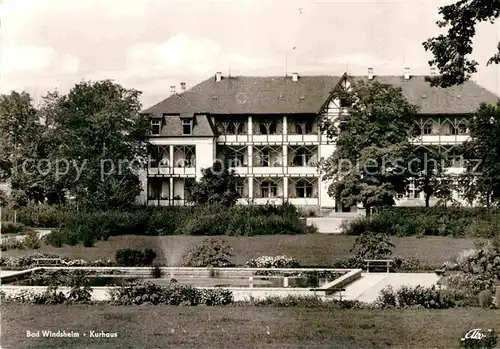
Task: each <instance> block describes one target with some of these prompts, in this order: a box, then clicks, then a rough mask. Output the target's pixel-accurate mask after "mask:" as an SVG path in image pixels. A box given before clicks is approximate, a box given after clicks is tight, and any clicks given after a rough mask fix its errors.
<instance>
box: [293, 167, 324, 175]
mask: <svg viewBox="0 0 500 349" xmlns="http://www.w3.org/2000/svg"><path fill="white" fill-rule="evenodd" d="M288 174H289V175H317V174H318V168H317V167H288Z"/></svg>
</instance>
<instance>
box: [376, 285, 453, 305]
mask: <svg viewBox="0 0 500 349" xmlns="http://www.w3.org/2000/svg"><path fill="white" fill-rule="evenodd" d="M375 303H376V304H377V305H378V306H379V307H381V308H394V307H397V308H415V307H422V308H426V309H446V308H450V307H453V306H455V303H454V302H453V300H452V299H451V297H450V295H449V294H448V293H447V292H446V291H444V290H439V289H437V288H436V287H435V286H432V287H429V288H425V287H422V286H415V287H411V286H403V287H401V288H399V289H398V290H397V291H394V290H393V289H392V288H391V287H390V286H389V287H387V288H385V289H383V290H382V291H381V292H380V294H379V296H378V298H377V300H376V302H375Z"/></svg>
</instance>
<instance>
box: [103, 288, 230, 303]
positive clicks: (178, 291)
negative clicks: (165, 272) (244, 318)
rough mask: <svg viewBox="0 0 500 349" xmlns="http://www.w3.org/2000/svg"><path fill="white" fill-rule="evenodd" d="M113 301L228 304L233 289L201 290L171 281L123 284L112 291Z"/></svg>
mask: <svg viewBox="0 0 500 349" xmlns="http://www.w3.org/2000/svg"><path fill="white" fill-rule="evenodd" d="M111 297H112V303H114V304H121V305H132V304H136V305H138V304H143V303H151V304H154V305H158V304H165V305H192V306H194V305H211V306H215V305H226V304H230V303H232V302H233V294H232V292H231V291H228V290H224V289H209V290H200V289H197V288H194V287H192V286H190V285H179V284H177V283H170V284H169V285H168V286H159V285H155V284H152V283H144V284H133V285H128V286H121V287H118V288H116V289H115V290H114V291H112V292H111Z"/></svg>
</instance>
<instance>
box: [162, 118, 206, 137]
mask: <svg viewBox="0 0 500 349" xmlns="http://www.w3.org/2000/svg"><path fill="white" fill-rule="evenodd" d="M187 116H188V115H182V114H181V115H179V116H177V117H164V118H163V123H162V126H163V127H162V129H161V130H160V134H159V135H158V136H160V137H165V136H167V137H176V136H182V137H190V136H191V137H213V136H214V135H215V127H214V126H213V125H212V122H211V120H210V118H209V117H208V116H207V115H203V114H197V115H194V117H193V114H190V115H189V118H190V119H192V120H193V121H192V122H193V128H192V134H190V135H183V134H182V118H184V117H187Z"/></svg>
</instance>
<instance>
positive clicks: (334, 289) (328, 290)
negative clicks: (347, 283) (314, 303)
mask: <svg viewBox="0 0 500 349" xmlns="http://www.w3.org/2000/svg"><path fill="white" fill-rule="evenodd" d="M309 291H312V292H314V295H315V296H316V292H325V295H329V294H332V293H335V292H338V293H339V300H342V292H345V288H311V289H309Z"/></svg>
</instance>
